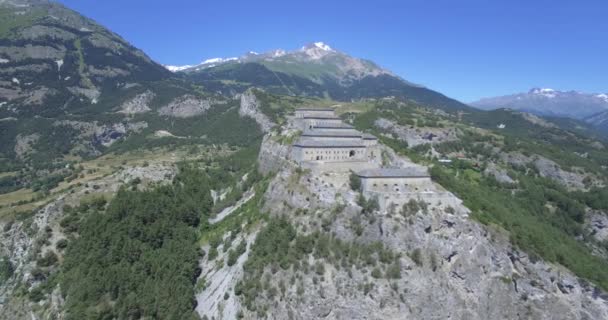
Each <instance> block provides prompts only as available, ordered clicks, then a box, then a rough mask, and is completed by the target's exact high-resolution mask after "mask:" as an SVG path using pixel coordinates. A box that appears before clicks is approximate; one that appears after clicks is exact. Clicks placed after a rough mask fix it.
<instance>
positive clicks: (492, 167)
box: [484, 162, 515, 184]
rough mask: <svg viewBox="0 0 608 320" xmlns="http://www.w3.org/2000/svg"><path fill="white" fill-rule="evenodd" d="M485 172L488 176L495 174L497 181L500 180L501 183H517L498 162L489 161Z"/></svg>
mask: <svg viewBox="0 0 608 320" xmlns="http://www.w3.org/2000/svg"><path fill="white" fill-rule="evenodd" d="M484 174H486V175H488V176H493V177H494V178H495V179H496V181H498V182H500V183H508V184H512V183H515V181H514V180H513V179H512V178H511V177H510V176H509V175H508V174H507V172H506V171H505V170H504V169H501V168H499V167H498V166H497V165H496V164H494V163H491V162H490V163H488V166H487V168H486V170H485V171H484Z"/></svg>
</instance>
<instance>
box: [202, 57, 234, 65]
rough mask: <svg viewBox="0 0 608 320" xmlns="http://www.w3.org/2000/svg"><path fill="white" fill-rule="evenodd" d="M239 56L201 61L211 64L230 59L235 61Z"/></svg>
mask: <svg viewBox="0 0 608 320" xmlns="http://www.w3.org/2000/svg"><path fill="white" fill-rule="evenodd" d="M237 59H238V58H235V57H230V58H211V59H207V60H205V61H203V62H201V64H211V63H224V62H228V61H234V60H237Z"/></svg>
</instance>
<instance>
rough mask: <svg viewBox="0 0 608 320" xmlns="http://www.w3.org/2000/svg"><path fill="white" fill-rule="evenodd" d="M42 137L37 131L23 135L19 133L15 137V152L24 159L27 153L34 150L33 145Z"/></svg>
mask: <svg viewBox="0 0 608 320" xmlns="http://www.w3.org/2000/svg"><path fill="white" fill-rule="evenodd" d="M38 139H40V135H39V134H37V133H33V134H28V135H23V134H18V135H17V137H16V138H15V154H16V155H17V158H19V159H23V158H24V157H25V155H27V154H28V153H30V152H31V151H32V150H33V145H34V143H36V141H38Z"/></svg>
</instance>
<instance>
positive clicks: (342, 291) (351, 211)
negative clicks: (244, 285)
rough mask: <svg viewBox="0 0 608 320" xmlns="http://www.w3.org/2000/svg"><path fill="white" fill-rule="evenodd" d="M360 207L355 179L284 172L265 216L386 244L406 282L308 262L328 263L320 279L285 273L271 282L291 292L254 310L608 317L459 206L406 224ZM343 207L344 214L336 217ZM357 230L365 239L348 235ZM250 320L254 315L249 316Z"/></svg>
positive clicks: (556, 270) (606, 306)
mask: <svg viewBox="0 0 608 320" xmlns="http://www.w3.org/2000/svg"><path fill="white" fill-rule="evenodd" d="M437 189H438V190H441V187H440V186H437ZM355 198H356V194H355V192H353V191H351V190H350V188H349V187H348V174H342V175H340V174H331V173H330V174H326V175H321V176H315V175H314V174H309V173H304V174H297V173H296V172H295V168H294V167H290V166H287V167H284V168H283V169H282V170H281V171H280V172H279V174H277V175H276V176H275V178H274V179H273V181H272V182H271V183H270V185H269V187H268V190H267V193H266V202H265V203H266V206H265V208H266V210H268V211H270V212H271V213H272V214H276V215H287V216H288V217H289V219H290V221H292V224H293V225H294V226H296V227H297V228H298V229H299V230H300V232H310V231H313V230H319V229H320V221H324V222H323V225H324V227H323V229H324V230H326V232H328V233H329V234H333V235H334V236H335V237H338V238H339V239H341V240H343V241H345V242H354V243H372V242H377V241H379V242H381V243H382V244H384V246H386V247H387V248H390V249H391V250H393V251H394V252H400V253H402V255H401V256H400V258H399V263H400V276H399V277H397V278H386V277H384V276H380V277H379V278H378V277H376V276H372V275H371V274H370V271H371V270H372V269H374V267H373V265H371V266H365V265H363V266H361V265H359V266H357V265H353V264H346V265H345V264H342V263H340V261H339V260H338V261H337V262H331V261H330V260H326V259H319V258H317V257H313V256H311V257H310V258H309V261H303V263H304V264H308V265H309V266H310V267H309V268H311V267H313V266H314V265H316V264H318V263H321V264H324V266H325V268H324V271H323V272H322V273H320V274H319V273H315V272H308V273H306V272H302V271H293V270H286V271H283V270H282V269H280V268H279V269H278V272H276V273H274V274H273V275H272V278H271V282H270V283H271V285H273V286H275V287H276V286H279V283H281V282H282V283H286V284H290V283H291V284H290V285H287V288H286V290H285V293H284V294H279V295H278V296H277V297H269V296H268V295H264V294H260V295H258V298H257V299H258V301H257V302H258V303H257V305H263V306H267V307H268V310H267V315H268V316H269V318H270V319H448V318H449V319H604V318H607V317H608V295H606V294H605V293H604V292H602V291H601V290H599V289H597V288H594V287H593V286H591V285H589V284H588V283H587V282H585V281H583V280H581V279H579V278H577V277H576V276H574V275H573V274H572V273H571V272H570V271H568V270H567V269H565V268H563V267H561V266H559V265H554V264H550V263H546V262H543V261H537V260H536V259H532V258H530V257H529V256H528V255H527V254H525V253H523V252H521V251H519V250H518V249H516V248H514V247H513V246H512V245H511V244H510V242H509V239H508V236H507V235H506V234H503V233H502V232H500V231H499V230H494V229H492V228H488V227H486V226H483V225H481V224H479V223H477V222H475V221H473V220H471V219H470V218H469V216H468V213H469V210H468V209H467V208H466V207H464V206H462V205H455V203H458V202H457V201H454V202H452V203H451V205H450V206H447V205H446V204H445V203H444V204H438V203H429V206H428V208H427V210H424V211H423V210H419V211H418V212H416V213H414V214H408V215H403V214H401V213H398V212H397V213H391V212H389V211H382V212H376V213H373V214H371V215H370V214H362V213H361V211H360V208H359V207H358V206H357V205H356V204H355V202H354V199H355ZM420 199H422V200H423V201H424V200H425V197H424V195H421V198H420ZM336 207H340V208H343V209H341V210H340V211H339V212H338V213H335V212H336V211H335V208H336ZM302 210H305V212H306V213H304V214H302V213H301V212H302ZM332 212H334V213H332ZM325 221H328V222H329V223H327V222H325ZM354 221H359V222H358V223H359V226H360V228H361V229H360V230H358V231H356V228H353V227H351V226H352V225H353V223H354ZM380 269H381V270H382V271H381V273H380V274H384V272H385V270H384V269H382V268H380ZM300 270H302V269H301V268H300ZM269 272H270V271H269ZM294 277H295V278H296V279H297V280H296V281H295V283H294V282H293V281H292V282H290V279H292V278H294ZM298 287H300V289H298ZM245 317H246V318H255V317H256V314H254V313H249V312H247V311H246V313H245Z"/></svg>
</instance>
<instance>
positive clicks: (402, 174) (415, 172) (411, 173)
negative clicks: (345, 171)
mask: <svg viewBox="0 0 608 320" xmlns="http://www.w3.org/2000/svg"><path fill="white" fill-rule="evenodd" d="M357 175H358V176H359V177H361V178H428V177H430V175H429V174H428V172H427V170H426V169H425V168H422V167H406V168H380V169H368V170H362V171H360V172H358V173H357Z"/></svg>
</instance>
